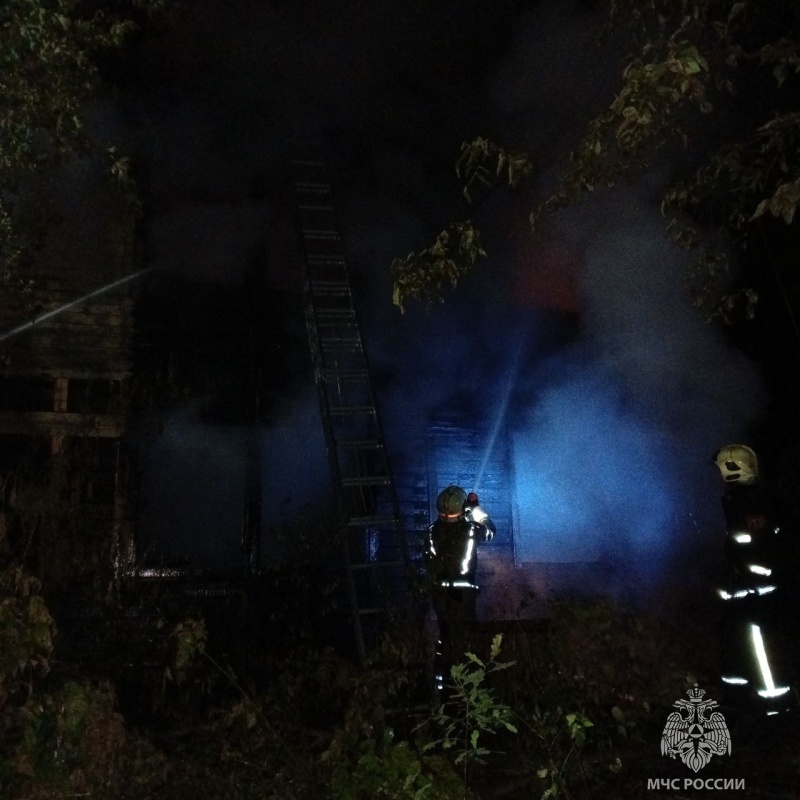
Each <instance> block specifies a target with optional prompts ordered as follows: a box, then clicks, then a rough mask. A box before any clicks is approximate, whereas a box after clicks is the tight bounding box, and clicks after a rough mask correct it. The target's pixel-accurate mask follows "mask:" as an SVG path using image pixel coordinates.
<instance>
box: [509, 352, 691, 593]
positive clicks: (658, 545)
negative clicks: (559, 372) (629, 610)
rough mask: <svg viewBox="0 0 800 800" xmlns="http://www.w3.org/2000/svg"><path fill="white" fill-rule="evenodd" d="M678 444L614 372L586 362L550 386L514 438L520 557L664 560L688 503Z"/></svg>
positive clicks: (652, 565) (636, 565)
mask: <svg viewBox="0 0 800 800" xmlns="http://www.w3.org/2000/svg"><path fill="white" fill-rule="evenodd" d="M675 444H676V443H675V442H672V441H670V439H669V438H668V437H667V435H666V434H665V433H664V431H663V430H660V429H659V428H658V427H656V426H655V425H654V424H653V423H652V422H648V420H647V419H646V417H645V415H644V413H642V411H641V410H637V409H636V408H635V407H633V406H632V405H631V404H630V403H626V402H625V401H624V399H623V396H622V393H621V391H620V390H619V387H618V386H617V384H616V381H615V379H614V375H613V373H611V372H610V371H609V370H605V369H601V368H595V369H589V368H586V367H584V368H583V369H582V371H581V372H578V373H575V374H573V375H571V376H568V377H567V378H566V380H563V381H562V382H561V383H559V384H556V385H551V386H550V387H548V388H547V389H546V390H544V391H543V392H542V393H541V394H540V397H539V401H538V403H537V404H536V406H535V407H534V409H533V411H532V412H531V413H530V415H529V416H528V418H527V420H526V421H525V423H524V424H523V425H522V426H521V427H520V428H519V429H518V430H517V431H516V432H515V434H514V437H513V449H514V469H515V490H516V502H517V512H518V520H519V529H518V530H517V531H516V536H517V551H518V553H519V554H520V556H521V560H523V561H539V562H540V561H545V562H562V563H563V562H580V561H595V560H613V561H615V562H616V563H619V564H626V563H627V564H629V565H630V569H631V570H632V571H634V572H636V573H641V572H642V571H643V570H644V571H645V572H650V571H652V570H655V569H658V568H659V567H661V566H664V564H663V563H662V562H663V561H664V559H665V556H666V555H667V553H668V551H669V549H670V547H672V546H673V544H674V537H673V532H674V523H675V519H676V516H678V515H679V513H680V511H681V503H685V497H684V498H682V500H680V501H679V499H678V498H681V494H680V486H679V485H676V483H675V481H674V479H673V476H674V475H675V474H676V473H678V472H679V463H678V458H677V456H678V454H677V453H676V452H675ZM630 577H633V575H631V576H630Z"/></svg>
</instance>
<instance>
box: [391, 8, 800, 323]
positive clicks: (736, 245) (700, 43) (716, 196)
mask: <svg viewBox="0 0 800 800" xmlns="http://www.w3.org/2000/svg"><path fill="white" fill-rule="evenodd" d="M626 35H627V37H628V39H627V41H628V42H629V43H630V44H629V46H630V50H629V53H628V55H627V56H626V57H625V58H624V59H623V61H622V66H621V70H620V83H619V88H618V90H617V92H616V94H615V95H614V97H613V98H610V100H609V103H608V105H607V106H606V107H605V108H604V109H602V110H601V111H600V112H599V113H598V114H597V115H596V116H595V117H594V118H592V119H590V120H588V122H587V124H586V128H585V131H584V133H583V135H582V137H581V139H580V141H579V143H578V144H577V146H576V147H575V148H574V149H573V150H572V152H571V154H570V157H569V163H568V165H567V166H566V167H565V169H564V171H563V173H562V175H561V177H560V179H559V180H558V183H557V185H556V187H555V188H554V189H553V190H552V191H550V192H549V194H548V195H547V196H546V197H545V198H544V199H542V200H540V201H539V202H537V203H536V204H535V205H534V207H533V210H532V211H531V213H530V220H531V225H532V227H533V229H534V230H536V229H537V228H538V226H539V224H540V222H541V219H542V217H543V215H545V214H547V213H550V212H553V211H557V210H558V209H561V208H564V207H566V206H571V205H575V204H577V203H579V202H580V201H581V200H582V199H583V198H585V197H586V196H587V195H589V194H592V193H594V192H596V191H598V190H601V189H608V188H611V187H613V186H615V185H617V184H618V183H619V182H620V181H622V180H624V179H628V180H630V178H631V177H632V176H634V175H637V174H640V173H641V172H642V171H645V170H647V169H649V168H650V167H651V165H652V164H653V163H654V162H657V157H658V156H659V154H661V153H664V154H666V157H667V159H668V162H669V164H670V165H671V167H672V169H673V174H672V178H671V180H670V182H669V183H668V185H667V186H666V188H665V190H664V195H663V203H662V211H663V213H664V215H665V216H666V217H667V229H668V233H669V235H670V237H671V238H672V240H673V242H674V243H675V244H676V245H677V246H679V247H681V248H685V249H690V250H692V251H693V252H694V253H695V254H696V259H695V262H694V267H693V270H692V274H691V275H690V277H689V278H688V280H687V288H688V290H689V291H690V293H691V295H692V298H693V302H694V304H695V305H696V306H697V307H698V308H699V309H701V310H702V311H703V312H704V313H705V314H706V316H707V318H711V317H717V318H719V319H720V320H722V321H724V322H728V323H730V322H733V321H734V320H735V319H736V318H743V319H751V318H752V317H753V316H754V314H755V308H756V304H757V302H758V301H759V294H758V292H757V291H756V290H755V289H753V288H752V287H750V286H745V287H743V288H742V287H738V288H737V287H733V288H731V286H730V284H731V278H730V275H729V262H730V261H731V252H734V253H741V252H743V251H745V250H747V249H748V248H752V247H753V246H754V245H755V244H759V245H762V244H763V240H764V237H765V233H764V231H765V228H764V225H763V224H762V223H763V221H764V220H765V219H766V218H773V219H776V220H781V221H782V222H783V223H784V224H785V225H792V224H793V223H794V220H795V216H796V209H797V206H798V203H800V111H799V110H798V103H797V101H798V92H799V91H800V24H799V22H798V18H797V15H796V10H795V5H794V4H793V3H792V2H790V0H770V2H766V3H762V2H755V0H744V1H741V0H737V1H734V0H681V2H677V3H676V2H672V1H671V0H647V2H641V0H614V1H613V2H612V3H611V4H610V11H609V21H608V30H607V36H608V38H611V39H613V41H614V42H616V43H619V42H620V41H621V40H622V39H623V37H624V36H626ZM662 163H663V162H662ZM456 172H457V174H458V176H459V177H462V178H464V179H465V185H464V196H465V197H466V198H467V199H468V200H469V199H471V196H472V190H473V186H474V185H475V184H478V185H483V186H488V185H492V186H493V185H496V182H497V180H498V178H499V177H500V175H501V173H504V172H505V173H507V176H508V183H509V184H510V185H512V186H516V185H517V184H518V183H519V181H520V180H521V179H522V178H525V177H528V176H530V175H531V173H532V166H531V160H530V159H529V158H528V156H526V155H525V154H524V153H521V152H516V151H515V152H513V153H512V152H510V151H507V150H505V149H504V148H503V147H502V146H501V145H499V144H497V143H494V142H491V141H489V140H487V139H484V138H478V139H476V140H475V141H474V142H471V143H466V142H465V143H464V144H462V147H461V153H460V154H459V157H458V159H457V162H456ZM474 232H475V235H476V236H477V234H478V231H477V229H475V230H474ZM427 252H428V251H426V250H423V251H422V252H421V254H420V256H423V255H424V254H426V253H427ZM412 256H413V254H412ZM412 256H409V257H408V258H407V259H406V260H405V261H402V260H398V259H396V260H395V262H394V264H393V271H394V272H395V276H396V280H397V277H398V275H399V276H400V277H404V276H405V272H404V271H402V270H401V268H402V267H404V268H405V270H407V271H408V272H409V274H410V275H411V276H413V287H414V288H415V290H416V291H415V293H410V292H407V291H405V289H404V286H403V284H402V283H401V284H397V283H396V284H395V296H394V300H395V304H396V305H399V306H400V307H401V308H402V307H403V300H404V299H405V297H406V296H413V297H417V298H423V299H425V300H426V301H428V302H430V298H431V297H433V298H435V299H437V300H441V297H440V295H439V294H438V293H437V291H438V287H439V286H440V285H441V283H442V279H443V278H446V277H447V273H446V272H445V271H444V270H443V269H442V267H441V264H440V263H439V262H438V261H437V260H436V259H427V260H426V259H425V258H423V257H417V258H412ZM767 257H769V254H767ZM455 277H456V278H457V277H458V275H456V276H455ZM451 285H455V280H454V281H453V282H452V284H451ZM796 300H797V298H794V300H793V301H791V300H789V301H786V304H787V307H788V311H789V314H790V315H792V319H793V320H794V316H793V315H794V313H795V312H794V310H793V306H794V305H796ZM793 325H795V327H796V324H795V323H794V322H793Z"/></svg>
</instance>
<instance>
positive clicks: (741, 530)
mask: <svg viewBox="0 0 800 800" xmlns="http://www.w3.org/2000/svg"><path fill="white" fill-rule="evenodd" d="M714 461H715V463H716V465H717V468H718V469H719V471H720V474H721V476H722V480H723V481H724V483H725V494H723V496H722V508H723V511H724V513H725V523H726V534H725V559H726V562H727V572H728V574H727V583H726V586H725V588H721V589H720V590H719V595H720V597H721V598H722V599H723V601H724V602H725V609H724V613H723V643H722V671H723V674H722V681H723V682H724V683H725V684H727V686H728V687H731V690H732V691H733V692H739V693H740V694H741V695H742V696H743V697H745V698H748V699H749V700H750V701H755V702H756V703H757V704H758V705H759V706H760V707H761V708H762V709H763V711H764V713H766V714H768V715H773V714H778V713H780V712H781V711H784V710H786V709H788V708H789V707H790V705H791V704H792V702H793V700H794V698H793V693H792V692H791V687H790V686H789V683H788V681H787V680H786V667H785V666H784V662H785V659H786V652H785V648H782V647H780V646H779V645H781V644H783V643H784V640H785V636H784V633H785V631H784V630H783V628H784V627H785V626H784V625H783V624H782V622H781V614H780V613H779V609H780V606H781V604H785V603H786V596H785V595H786V581H785V577H786V576H785V574H784V570H785V568H786V563H787V560H786V558H785V557H784V556H785V553H784V552H783V551H784V549H785V548H784V546H783V537H782V535H781V533H782V532H781V529H780V526H779V524H778V519H777V514H776V511H775V508H774V505H773V503H772V500H771V498H770V496H769V495H768V493H767V492H766V490H765V489H764V487H763V485H762V483H761V480H760V477H759V470H758V458H757V456H756V454H755V452H754V451H753V450H752V449H751V448H749V447H747V446H746V445H742V444H732V445H728V446H726V447H723V448H722V449H721V450H720V451H719V452H718V453H717V454H716V455H715V457H714Z"/></svg>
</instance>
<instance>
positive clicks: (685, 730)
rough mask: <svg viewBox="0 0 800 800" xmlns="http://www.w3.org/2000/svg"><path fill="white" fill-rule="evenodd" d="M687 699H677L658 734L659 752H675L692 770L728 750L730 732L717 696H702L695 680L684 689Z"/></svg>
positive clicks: (663, 754)
mask: <svg viewBox="0 0 800 800" xmlns="http://www.w3.org/2000/svg"><path fill="white" fill-rule="evenodd" d="M686 694H687V695H689V699H688V700H676V701H675V703H673V705H674V706H675V708H677V709H678V711H673V712H672V713H671V714H670V715H669V717H667V724H666V725H665V726H664V732H663V733H662V734H661V755H662V756H670V758H675V756H678V757H679V758H680V760H681V761H683V763H684V764H686V766H687V767H689V769H691V770H692V771H693V772H699V771H700V770H701V769H702V768H703V767H704V766H705V765H706V764H708V762H709V761H711V756H722V755H726V754H727V755H730V754H731V735H730V732H729V731H728V725H727V723H726V722H725V717H723V716H722V714H721V713H720V712H719V711H714V712H713V713H710V712H711V709H712V708H716V707H717V705H719V704H718V703H717V701H716V700H703V696H704V695H705V690H703V689H699V688H698V687H697V684H695V685H694V688H692V689H689V690H688V691H687V692H686Z"/></svg>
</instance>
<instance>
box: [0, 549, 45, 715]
mask: <svg viewBox="0 0 800 800" xmlns="http://www.w3.org/2000/svg"><path fill="white" fill-rule="evenodd" d="M39 588H40V584H39V581H38V580H37V579H36V578H34V577H33V576H32V575H29V574H27V573H26V572H25V571H24V570H23V569H22V568H21V567H19V566H18V565H15V564H12V565H9V566H6V567H5V568H4V569H3V570H2V571H0V706H2V704H3V703H5V702H6V701H7V700H8V699H9V697H10V696H11V695H13V694H14V693H15V692H17V691H19V690H20V689H21V688H23V687H24V686H26V685H27V686H29V685H30V681H31V680H32V678H33V676H34V675H42V674H44V673H46V672H47V671H48V669H49V666H50V655H51V652H52V649H53V634H54V631H55V626H54V624H53V619H52V617H51V616H50V613H49V612H48V610H47V606H46V605H45V603H44V600H43V599H42V597H41V595H40V594H39V593H38V590H39Z"/></svg>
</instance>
